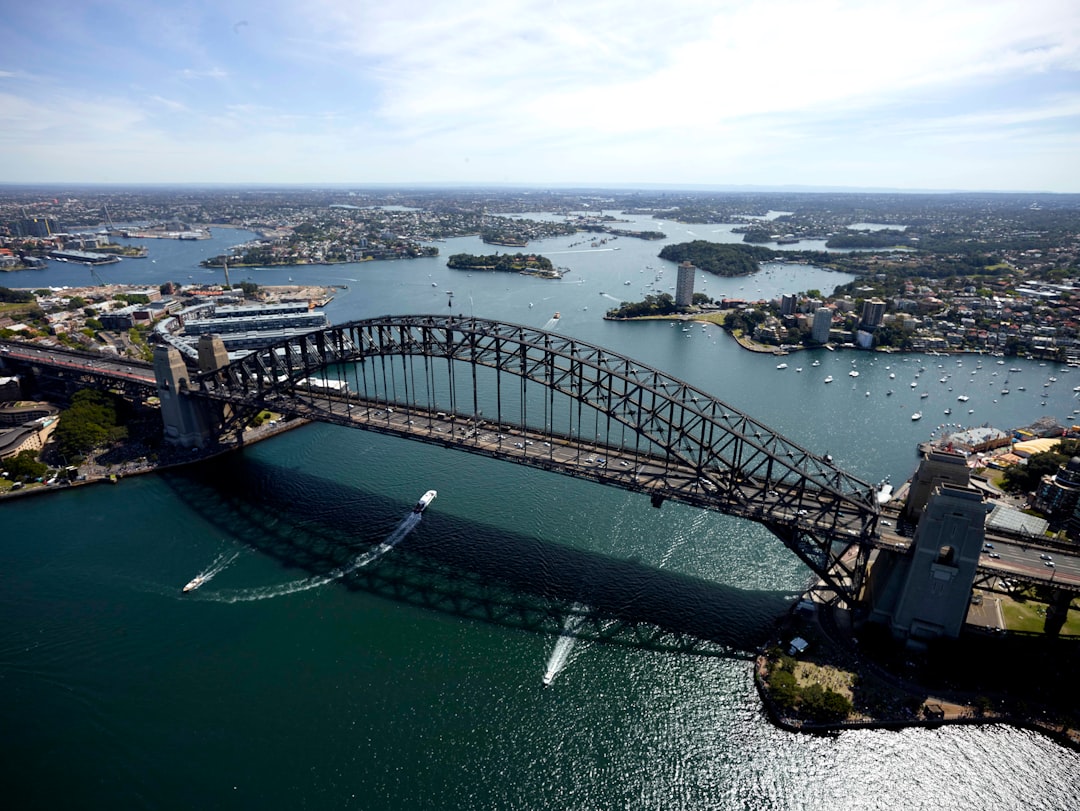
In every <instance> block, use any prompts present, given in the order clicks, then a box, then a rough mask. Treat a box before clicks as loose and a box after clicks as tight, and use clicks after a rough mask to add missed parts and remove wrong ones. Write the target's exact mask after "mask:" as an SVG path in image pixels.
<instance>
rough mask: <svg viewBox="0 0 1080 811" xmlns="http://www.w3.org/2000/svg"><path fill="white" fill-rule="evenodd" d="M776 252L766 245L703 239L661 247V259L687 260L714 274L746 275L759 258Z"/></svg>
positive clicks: (766, 258)
mask: <svg viewBox="0 0 1080 811" xmlns="http://www.w3.org/2000/svg"><path fill="white" fill-rule="evenodd" d="M775 256H776V251H773V250H770V249H769V248H759V247H756V246H754V245H737V244H736V245H732V244H730V243H720V242H707V241H706V240H704V239H695V240H694V241H693V242H680V243H679V244H677V245H665V246H664V247H663V248H662V249H661V250H660V258H661V259H669V260H671V261H672V262H689V263H690V264H692V265H694V267H696V268H698V269H700V270H703V271H705V272H706V273H712V274H714V275H716V276H749V275H750V274H751V273H757V271H758V270H760V269H761V268H760V265H759V262H764V261H768V260H770V259H772V258H774V257H775Z"/></svg>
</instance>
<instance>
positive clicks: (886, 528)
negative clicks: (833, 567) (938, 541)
mask: <svg viewBox="0 0 1080 811" xmlns="http://www.w3.org/2000/svg"><path fill="white" fill-rule="evenodd" d="M899 513H900V507H899V506H896V505H889V506H887V507H886V508H885V510H884V511H883V512H882V518H881V520H879V521H878V526H877V529H878V534H877V537H876V538H875V541H874V545H875V546H876V547H877V548H879V549H893V550H896V551H906V550H907V549H908V547H909V546H910V545H911V532H910V530H909V529H907V528H904V527H903V526H902V522H901V521H900V519H899ZM986 543H987V546H986V547H984V549H983V551H982V554H981V555H980V556H979V565H978V568H977V572H978V573H979V575H982V576H983V577H984V578H985V577H1004V578H1012V579H1016V580H1022V581H1024V582H1027V583H1037V584H1039V585H1045V586H1056V587H1059V588H1063V589H1066V590H1068V591H1072V592H1075V593H1078V594H1080V553H1076V552H1069V551H1062V550H1060V549H1056V548H1053V547H1050V546H1048V545H1046V544H1039V543H1036V542H1035V541H1034V539H1032V538H1030V537H1025V538H1023V539H1018V538H1016V537H1014V536H1011V535H1004V534H1001V533H995V532H992V531H988V532H987V533H986ZM1043 555H1048V556H1049V557H1050V559H1051V562H1052V563H1053V564H1054V565H1053V566H1048V565H1047V562H1046V560H1045V559H1044V558H1043V557H1042V556H1043ZM992 556H993V557H992Z"/></svg>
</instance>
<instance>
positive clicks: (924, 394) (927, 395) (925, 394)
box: [919, 391, 930, 400]
mask: <svg viewBox="0 0 1080 811" xmlns="http://www.w3.org/2000/svg"><path fill="white" fill-rule="evenodd" d="M929 396H930V392H928V391H924V392H923V393H922V394H920V395H919V399H920V400H925V399H926V398H927V397H929Z"/></svg>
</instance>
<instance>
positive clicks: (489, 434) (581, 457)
mask: <svg viewBox="0 0 1080 811" xmlns="http://www.w3.org/2000/svg"><path fill="white" fill-rule="evenodd" d="M297 400H298V401H299V402H302V403H306V405H307V406H308V408H309V409H310V411H309V412H308V413H307V414H306V416H308V417H310V418H312V419H321V420H323V421H330V422H334V423H337V424H341V425H351V426H353V427H358V428H364V429H367V430H373V431H378V432H380V433H386V434H392V435H396V436H401V437H405V438H409V439H414V440H420V441H424V442H429V443H435V444H441V445H446V446H455V447H458V448H461V449H463V450H468V451H471V452H474V453H480V454H483V455H487V456H492V457H496V458H500V459H510V460H513V461H515V462H518V463H520V464H526V465H530V466H532V467H538V468H542V469H545V470H557V471H558V472H560V473H563V474H566V475H570V476H574V477H576V478H583V479H591V480H593V481H597V482H600V483H604V484H609V485H614V486H617V487H621V488H623V489H626V490H632V491H637V492H643V493H646V494H650V493H652V492H657V493H659V492H663V493H664V494H665V495H670V493H671V492H672V491H675V492H677V493H679V494H680V495H675V496H671V497H672V499H673V500H677V501H680V502H683V503H686V504H690V505H692V506H696V507H701V508H706V509H714V510H715V509H719V504H718V503H717V498H716V497H717V496H718V495H719V496H721V497H722V498H723V499H724V512H728V513H732V514H736V515H740V516H743V517H746V518H750V519H752V520H755V521H758V522H761V523H764V524H769V523H774V524H778V525H798V526H800V527H802V528H805V529H807V530H809V531H811V532H813V531H815V530H821V531H832V530H833V529H834V524H833V523H832V522H831V520H830V521H826V522H822V521H820V517H821V515H822V514H825V515H826V516H828V518H829V519H831V518H832V517H833V515H834V513H833V512H830V510H832V509H833V506H834V505H833V504H832V502H831V501H830V502H828V504H827V505H822V506H820V507H819V508H818V509H815V500H814V499H813V494H812V493H804V494H803V500H802V502H801V503H800V502H797V501H796V496H797V495H798V494H797V493H796V492H795V489H794V488H791V487H788V486H786V485H784V484H781V483H776V484H773V485H771V487H770V489H765V487H764V486H763V484H762V483H760V482H756V481H754V480H753V479H745V480H742V481H740V482H737V483H735V486H734V487H730V486H729V487H728V488H726V489H725V491H724V492H718V490H717V489H716V487H715V486H714V485H713V484H712V483H711V482H709V481H707V480H703V479H699V478H698V477H697V475H696V473H695V471H694V470H693V469H692V468H689V467H682V466H674V465H672V464H670V463H669V462H668V461H667V460H666V459H663V458H655V457H650V456H647V455H644V454H641V453H635V452H633V451H627V450H625V449H621V448H618V447H609V446H606V445H602V444H597V443H586V442H582V441H581V440H579V439H577V438H568V437H563V436H553V435H550V434H544V433H540V432H537V431H527V430H522V429H521V428H519V427H517V426H495V425H490V424H488V423H485V422H482V421H481V422H476V421H473V420H469V419H466V420H460V419H457V418H456V417H453V416H452V415H445V414H443V413H442V412H435V413H431V412H428V411H426V410H423V409H417V408H415V407H410V408H408V409H406V408H402V407H400V406H398V407H394V406H386V405H383V404H373V403H364V402H362V401H361V402H357V398H356V397H355V396H348V397H347V396H333V397H328V396H327V395H325V394H322V395H320V396H319V397H318V398H317V399H316V398H311V399H308V400H305V399H304V398H303V397H299V398H296V400H294V402H296V401H297ZM325 403H329V413H330V414H331V415H332V418H330V419H327V417H326V416H325V414H324V415H323V416H320V415H319V414H320V412H325V411H326V406H325V405H324V404H325ZM680 482H681V483H682V484H683V485H684V486H682V487H679V486H676V487H674V488H672V487H670V485H671V484H673V483H680ZM762 494H764V497H763V498H762ZM841 516H842V520H841V522H840V524H839V529H840V530H841V532H842V533H843V534H846V535H848V536H850V537H851V539H852V541H853V542H854V541H855V540H856V539H857V538H858V536H859V533H860V516H858V515H857V514H854V513H850V514H845V513H841ZM883 516H884V517H883V518H882V519H881V520H879V521H878V523H877V526H876V531H875V532H874V533H873V534H872V535H871V536H870V537H869V538H865V539H864V541H866V542H868V543H869V544H870V545H872V546H873V547H875V548H877V549H890V550H894V551H901V552H903V551H907V549H908V547H909V546H910V545H911V540H912V539H911V536H910V533H907V532H905V531H904V530H903V528H902V526H901V522H900V521H899V509H898V508H897V507H887V508H886V509H885V511H884V512H883ZM843 518H847V521H846V523H845V522H844V521H843ZM986 537H987V541H988V542H989V543H991V544H993V548H992V549H989V548H988V549H986V550H984V552H983V554H982V555H981V557H980V563H979V566H978V569H977V571H978V572H979V573H980V574H982V575H984V576H995V575H996V576H1000V577H1012V578H1016V579H1019V580H1024V581H1027V582H1031V583H1039V584H1044V585H1054V586H1058V587H1061V588H1065V589H1068V590H1070V591H1075V592H1077V593H1080V555H1076V554H1068V553H1063V552H1060V551H1057V550H1050V549H1048V548H1047V547H1040V546H1038V545H1036V544H1033V543H1031V541H1030V540H1025V541H1018V540H1016V539H1013V538H1009V537H1007V536H1004V535H995V534H993V533H988V534H987V536H986ZM991 553H993V554H996V555H998V556H999V557H998V558H991V557H990V554H991ZM1043 554H1049V555H1051V557H1052V558H1053V562H1054V566H1053V567H1049V566H1047V565H1046V563H1045V561H1044V560H1042V559H1041V558H1040V555H1043Z"/></svg>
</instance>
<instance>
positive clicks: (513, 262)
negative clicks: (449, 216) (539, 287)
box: [446, 253, 555, 273]
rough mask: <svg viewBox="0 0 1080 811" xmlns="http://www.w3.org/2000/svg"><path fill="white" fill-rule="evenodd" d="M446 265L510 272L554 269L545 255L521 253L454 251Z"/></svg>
mask: <svg viewBox="0 0 1080 811" xmlns="http://www.w3.org/2000/svg"><path fill="white" fill-rule="evenodd" d="M446 266H447V267H449V268H454V269H455V270H500V271H505V272H510V273H520V272H521V271H523V270H542V271H549V272H550V271H554V270H555V266H554V265H553V264H551V260H550V259H548V258H547V257H546V256H537V255H536V254H528V255H526V254H523V253H514V254H510V253H496V254H491V255H489V256H477V255H475V254H471V253H455V254H454V255H453V256H451V257H450V258H449V259H447V260H446Z"/></svg>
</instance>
